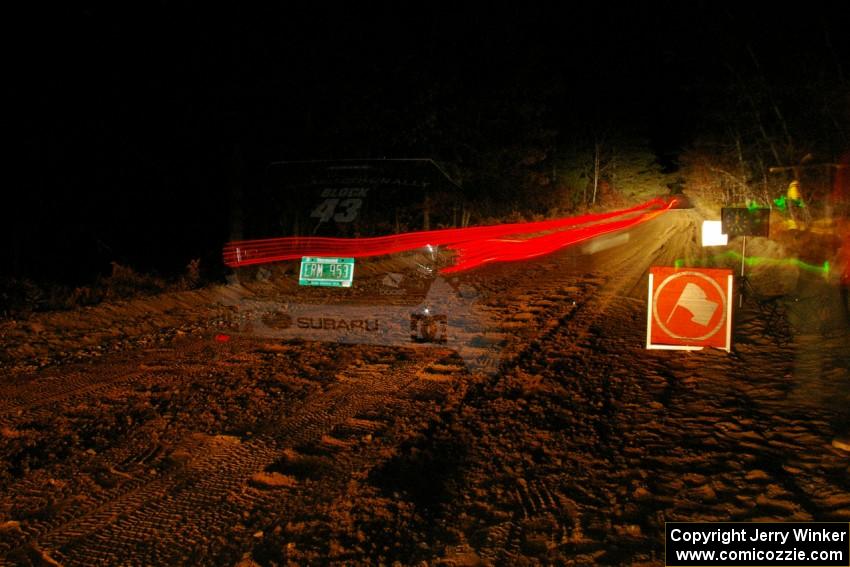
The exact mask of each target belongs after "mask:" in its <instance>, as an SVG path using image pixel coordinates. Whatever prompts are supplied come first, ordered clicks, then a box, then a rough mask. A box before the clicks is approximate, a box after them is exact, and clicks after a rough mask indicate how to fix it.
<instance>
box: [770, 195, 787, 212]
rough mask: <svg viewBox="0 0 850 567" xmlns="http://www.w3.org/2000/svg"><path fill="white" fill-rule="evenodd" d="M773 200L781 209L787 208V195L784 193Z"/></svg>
mask: <svg viewBox="0 0 850 567" xmlns="http://www.w3.org/2000/svg"><path fill="white" fill-rule="evenodd" d="M773 202H774V203H775V204H776V207H777V208H778V209H779V210H780V211H784V210H785V196H784V195H783V196H782V197H779V198H778V199H774V200H773Z"/></svg>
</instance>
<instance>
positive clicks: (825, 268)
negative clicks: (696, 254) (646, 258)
mask: <svg viewBox="0 0 850 567" xmlns="http://www.w3.org/2000/svg"><path fill="white" fill-rule="evenodd" d="M709 260H710V261H712V262H722V261H734V262H735V263H740V262H741V253H740V252H735V251H734V250H730V251H728V252H724V253H723V254H715V255H714V256H712V257H711V258H710V259H709ZM744 263H745V264H746V265H747V266H750V267H753V266H771V265H773V266H794V267H797V268H800V269H801V270H805V271H807V272H812V273H815V274H818V273H819V274H823V275H824V276H828V275H829V273H830V265H829V261H826V262H824V263H823V264H822V265H817V264H809V263H808V262H804V261H803V260H800V259H799V258H767V257H764V256H747V257H746V258H744ZM685 264H686V260H684V259H683V258H679V259H678V260H676V261H675V262H674V263H673V265H674V266H676V267H677V268H681V267H683V266H685Z"/></svg>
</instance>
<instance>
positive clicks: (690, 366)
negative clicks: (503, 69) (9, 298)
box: [0, 210, 850, 566]
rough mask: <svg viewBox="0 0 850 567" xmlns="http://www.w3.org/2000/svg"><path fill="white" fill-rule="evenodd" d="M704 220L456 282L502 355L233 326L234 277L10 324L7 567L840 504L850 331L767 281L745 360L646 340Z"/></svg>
mask: <svg viewBox="0 0 850 567" xmlns="http://www.w3.org/2000/svg"><path fill="white" fill-rule="evenodd" d="M699 220H700V217H699V215H698V214H697V213H696V212H695V211H692V210H687V211H671V212H669V213H665V214H664V215H663V216H661V217H659V218H658V219H655V220H653V221H651V222H649V223H647V224H645V225H641V226H639V227H637V228H635V229H633V230H632V231H631V232H629V233H628V236H627V237H624V238H619V239H616V240H612V241H610V242H611V243H612V245H611V246H610V247H606V246H596V247H582V246H576V247H574V248H571V249H569V250H565V251H563V252H561V253H559V254H556V255H553V256H549V257H546V258H542V259H540V260H536V261H534V264H533V269H529V268H528V265H524V264H515V265H504V266H493V267H485V268H482V269H479V270H475V271H473V272H470V273H468V274H465V275H462V276H460V278H461V281H462V283H466V284H469V285H471V286H474V287H475V289H476V290H477V291H478V293H479V301H478V302H477V304H476V307H475V309H477V310H480V312H481V313H487V314H488V316H489V317H490V320H493V321H496V325H497V327H498V328H497V329H496V331H497V333H496V334H497V336H499V337H500V339H499V340H500V344H499V349H498V366H497V367H496V369H495V371H488V372H482V371H478V370H476V369H474V368H473V369H472V370H470V367H469V365H468V364H467V363H466V360H467V359H465V358H464V356H462V354H461V350H462V348H465V347H468V345H469V344H470V342H469V338H468V337H464V336H463V333H462V332H459V333H458V334H457V335H456V336H454V339H455V340H450V341H448V342H447V343H446V344H443V345H438V346H436V347H429V348H421V347H420V346H416V345H406V346H392V345H370V344H334V343H326V342H313V341H305V340H301V341H297V340H296V341H279V340H268V339H257V338H251V337H242V336H239V335H238V334H235V333H231V331H232V325H233V320H232V317H230V315H232V313H229V310H228V307H227V305H228V304H232V301H228V298H230V299H232V298H233V297H234V294H238V293H239V292H238V291H237V290H236V288H235V287H234V286H224V287H220V288H214V289H212V288H211V289H206V290H201V291H194V292H183V293H179V294H169V295H167V296H160V297H155V298H147V299H142V300H137V301H135V302H126V303H122V304H111V305H102V306H98V307H92V308H87V309H84V310H81V311H77V312H68V313H59V314H42V315H38V316H34V317H31V318H29V319H27V320H24V321H14V322H12V321H7V322H5V323H3V324H2V325H0V340H2V344H3V352H2V353H0V363H2V365H3V376H2V384H1V385H0V391H2V396H0V459H2V461H3V462H4V466H3V467H2V468H0V565H5V564H9V565H55V564H61V565H86V566H90V565H175V564H186V565H242V566H249V565H263V566H265V565H305V564H326V563H330V564H388V565H389V564H401V565H418V564H434V565H479V564H480V565H507V564H510V565H523V564H528V565H536V564H577V565H589V564H653V565H655V564H663V551H664V541H663V533H664V522H665V521H674V520H675V521H682V520H694V521H697V520H701V521H711V520H727V521H757V520H839V521H850V474H849V473H850V445H848V443H847V441H846V438H847V435H848V433H850V357H848V355H847V353H848V352H850V333H848V328H847V325H846V321H842V320H841V319H837V318H835V317H833V316H832V315H831V314H828V315H827V316H826V318H827V319H828V321H829V323H830V324H828V325H820V324H816V325H802V324H800V321H799V320H798V319H795V318H794V317H793V316H792V315H793V314H794V313H795V309H796V308H797V304H796V302H793V301H792V299H790V298H791V297H792V296H791V295H787V296H771V295H768V294H766V293H765V294H764V295H759V296H758V297H755V296H754V297H752V298H749V299H748V301H747V302H745V303H744V304H743V305H742V307H741V308H740V309H736V314H735V327H734V337H733V339H734V346H733V350H732V352H731V353H726V352H724V351H718V350H706V351H697V352H676V351H647V350H645V349H644V343H645V332H646V330H645V325H646V272H647V269H648V267H649V266H650V265H673V264H674V263H675V262H677V261H680V262H684V263H686V264H693V265H699V264H708V263H712V264H714V265H717V262H718V261H717V260H714V259H712V258H709V253H708V252H707V251H705V250H703V249H701V248H700V247H699V245H698V230H697V227H698V222H699ZM732 246H734V243H733V245H732ZM751 246H753V250H754V253H758V252H760V251H761V252H762V253H765V254H766V253H767V251H770V250H773V248H771V246H772V245H771V243H770V242H761V243H759V242H753V243H751ZM781 252H782V251H781V250H780V251H778V252H777V253H781ZM777 270H778V269H777V268H775V267H771V266H768V267H764V268H761V269H760V270H759V271H756V273H754V274H753V276H754V282H755V284H757V286H758V288H759V289H762V290H764V289H766V286H765V285H763V284H762V283H760V282H759V278H761V282H771V283H776V282H777V281H781V282H790V283H789V284H788V285H790V286H791V287H792V288H793V289H794V290H798V289H803V288H805V289H812V288H813V287H816V288H817V289H818V290H823V294H824V295H825V297H826V298H827V299H826V300H825V301H822V302H820V303H818V305H820V306H823V305H826V306H827V308H828V309H831V307H830V306H832V305H833V303H830V302H831V301H832V300H833V299H834V294H833V292H834V291H835V290H834V289H833V288H831V287H830V286H828V285H827V286H825V287H818V286H819V285H820V284H819V282H818V281H817V280H812V279H811V278H810V277H809V276H807V275H806V274H805V273H801V272H799V271H796V272H795V271H791V272H789V271H788V268H782V269H781V270H780V271H777ZM786 291H787V290H786ZM794 298H797V296H794ZM832 311H835V310H834V309H832ZM836 312H837V311H836ZM816 321H820V319H817V320H816Z"/></svg>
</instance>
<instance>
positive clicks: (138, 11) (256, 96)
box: [3, 1, 848, 280]
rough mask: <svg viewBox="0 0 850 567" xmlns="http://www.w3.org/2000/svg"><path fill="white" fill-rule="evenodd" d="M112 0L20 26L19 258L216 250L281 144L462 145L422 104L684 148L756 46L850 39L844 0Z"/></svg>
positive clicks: (11, 253) (327, 149)
mask: <svg viewBox="0 0 850 567" xmlns="http://www.w3.org/2000/svg"><path fill="white" fill-rule="evenodd" d="M112 4H116V5H117V4H120V5H121V6H120V7H118V6H113V5H109V4H107V5H105V6H100V5H94V4H88V3H84V4H83V5H79V4H75V5H67V6H63V7H61V8H54V9H52V10H54V11H52V12H51V11H50V10H48V9H46V8H43V9H40V11H39V12H38V13H28V14H16V15H15V16H14V17H10V19H9V21H8V22H7V26H9V27H11V28H13V29H14V33H12V34H11V35H10V36H9V37H8V38H7V42H9V43H8V45H7V53H11V54H13V57H12V58H11V59H12V61H11V75H12V77H13V80H12V81H10V82H9V83H7V85H6V89H8V90H9V91H11V94H12V100H14V101H15V103H14V107H13V112H12V113H11V123H12V128H11V133H12V136H13V137H14V138H13V142H14V145H15V151H14V152H13V153H12V156H13V163H12V169H13V171H17V172H18V173H17V175H15V178H16V179H17V180H18V181H16V182H15V183H14V184H13V185H14V187H9V188H7V191H6V193H11V195H10V200H9V201H8V204H9V206H8V207H6V214H5V215H4V218H5V219H6V222H5V223H4V224H5V234H6V238H7V241H8V242H11V241H12V240H13V239H14V240H16V244H15V245H14V246H12V245H10V244H7V245H6V246H5V247H4V256H8V257H4V258H3V266H4V269H5V270H6V271H16V272H18V273H22V274H29V275H33V276H36V277H48V278H54V279H66V280H74V279H85V278H87V277H90V275H91V274H92V273H94V272H95V271H97V270H103V269H104V268H105V267H107V266H108V262H109V261H111V260H116V261H119V262H124V263H129V264H132V265H134V266H137V267H139V268H142V269H158V270H161V271H163V272H166V273H167V272H169V271H174V270H177V269H179V268H180V267H181V266H183V265H185V264H186V262H187V261H188V260H189V259H191V258H193V257H203V258H204V259H205V260H206V261H207V262H208V263H210V264H213V263H215V261H216V259H217V255H218V251H219V250H220V245H221V243H222V241H223V240H226V238H227V236H228V226H227V222H228V210H227V208H228V203H229V199H230V190H231V187H232V185H233V184H234V183H240V184H242V185H243V187H245V188H246V190H248V191H250V189H251V187H252V186H253V185H255V184H257V183H259V178H260V176H261V173H262V168H263V167H264V166H265V164H267V163H268V162H270V161H272V160H279V159H311V158H341V157H433V158H436V159H445V158H446V157H449V158H450V157H451V156H443V155H439V154H441V153H444V152H445V151H446V147H447V146H450V145H451V143H448V144H446V145H440V144H435V143H434V142H433V138H435V137H437V136H435V135H434V134H433V132H432V136H431V141H430V142H420V141H418V138H416V136H415V135H413V134H411V132H413V131H414V128H415V127H416V125H417V124H421V123H422V121H423V116H426V115H429V114H430V113H434V114H435V115H438V116H439V115H443V116H452V113H455V115H463V114H465V113H468V112H469V111H470V109H471V108H474V107H475V106H476V105H477V104H478V103H479V102H481V101H490V102H492V100H494V99H495V100H501V99H500V97H502V98H504V101H505V104H506V105H522V104H523V103H524V101H526V100H527V101H530V102H533V103H535V104H539V105H540V106H541V107H542V108H544V109H545V116H543V117H542V118H541V121H542V122H543V124H544V125H545V126H547V127H549V128H552V129H554V130H557V131H558V132H560V133H561V135H565V134H566V133H568V132H570V131H571V129H575V128H578V127H579V123H580V122H581V121H582V120H590V119H592V120H601V121H604V122H605V123H606V124H609V125H610V127H611V128H613V129H623V130H634V131H638V132H640V133H642V134H644V135H645V136H646V137H648V138H650V139H651V141H652V143H653V145H654V147H655V148H656V149H657V150H658V151H659V152H661V153H664V154H667V155H670V156H672V155H674V154H675V152H676V151H677V150H679V149H681V148H682V147H684V146H686V145H687V144H688V143H689V142H690V140H691V137H692V135H693V132H694V129H696V128H698V127H699V124H700V113H701V108H702V105H703V104H704V102H705V101H706V100H708V99H711V98H712V97H716V96H724V95H723V94H722V93H723V86H724V83H725V82H726V81H728V80H729V77H730V72H731V71H730V69H733V70H735V72H741V71H744V70H748V69H749V70H752V61H751V60H750V58H749V55H748V52H747V45H750V46H751V47H752V49H753V52H754V53H756V54H757V57H758V58H759V62H760V63H761V64H762V65H763V66H764V69H763V71H764V72H765V74H766V75H768V76H770V77H773V78H776V79H778V80H781V79H783V78H787V80H789V81H793V80H800V79H801V78H804V77H805V74H806V73H829V72H831V71H832V70H834V69H835V68H836V65H835V62H833V61H829V60H828V59H829V58H830V57H837V58H843V59H842V60H843V63H844V64H845V65H846V63H847V61H846V55H847V53H848V49H847V33H846V28H845V29H843V30H842V28H841V23H840V22H841V21H842V18H843V17H844V15H841V14H838V13H835V11H836V10H837V9H838V8H837V7H838V6H840V3H835V4H818V3H808V4H806V5H805V6H803V7H800V6H797V7H796V8H795V11H794V13H790V12H786V11H784V10H786V9H785V8H780V7H779V5H778V4H776V3H763V4H750V3H747V6H745V7H743V8H742V7H735V6H736V4H738V2H674V1H670V2H655V3H645V4H644V5H640V6H638V5H632V6H630V7H618V6H616V5H608V4H604V5H600V6H597V7H583V8H579V7H576V5H574V4H570V5H567V4H563V3H561V4H555V3H546V4H544V3H539V4H531V5H529V4H528V3H520V2H497V3H488V4H478V3H476V4H467V5H458V4H460V3H437V2H430V3H365V2H349V3H340V4H338V5H337V4H333V3H323V4H321V5H319V6H318V7H316V8H314V9H310V10H306V9H303V8H301V9H299V10H300V11H298V12H296V11H295V10H296V9H295V8H293V3H278V4H277V5H276V6H275V7H274V8H267V9H252V10H251V11H250V12H249V11H245V9H244V8H243V7H242V6H241V4H237V3H232V4H230V5H229V7H221V6H217V7H216V8H210V7H209V6H207V5H205V4H203V3H199V4H196V5H194V6H189V5H186V4H177V3H173V2H159V3H158V4H156V5H153V4H150V3H149V4H150V5H148V4H145V5H140V6H139V7H137V8H129V7H127V6H124V5H123V3H112ZM86 6H88V7H86ZM555 6H559V8H558V9H557V10H556V9H555ZM831 6H834V7H831ZM845 21H846V20H845ZM589 117H590V118H589ZM443 120H446V121H449V119H446V118H443ZM388 125H395V126H396V127H395V128H394V129H395V132H392V133H388ZM453 135H454V134H453V132H452V130H451V128H448V129H447V130H446V136H447V137H451V136H453ZM506 143H510V141H509V140H506ZM434 154H437V155H434Z"/></svg>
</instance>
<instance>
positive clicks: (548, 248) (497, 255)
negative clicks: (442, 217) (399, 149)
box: [223, 199, 675, 273]
mask: <svg viewBox="0 0 850 567" xmlns="http://www.w3.org/2000/svg"><path fill="white" fill-rule="evenodd" d="M674 202H675V201H673V202H671V203H669V204H667V203H665V202H664V201H663V200H661V199H653V200H651V201H648V202H646V203H643V204H641V205H638V206H636V207H631V208H629V209H623V210H620V211H614V212H610V213H598V214H592V215H581V216H577V217H569V218H563V219H556V220H550V221H540V222H529V223H512V224H502V225H492V226H480V227H470V228H456V229H443V230H433V231H420V232H410V233H406V234H397V235H391V236H381V237H374V238H323V237H297V236H296V237H284V238H270V239H264V240H242V241H235V242H230V243H228V244H227V245H225V247H224V251H223V256H224V263H225V265H227V266H229V267H231V268H236V267H239V266H251V265H256V264H267V263H271V262H279V261H283V260H294V259H299V258H301V257H303V256H335V257H347V258H365V257H369V256H382V255H385V254H394V253H398V252H404V251H408V250H415V249H418V248H423V247H425V246H429V245H430V246H446V247H447V248H448V249H450V250H456V251H457V252H458V262H457V263H456V264H455V265H454V266H451V267H449V268H445V269H444V270H443V272H444V273H450V272H458V271H461V270H467V269H470V268H473V267H475V266H478V265H481V264H486V263H490V262H501V261H516V260H523V259H529V258H534V257H537V256H541V255H544V254H549V253H551V252H554V251H556V250H558V249H560V248H563V247H564V246H568V245H570V244H573V243H576V242H580V241H582V240H586V239H588V238H592V237H594V236H597V235H600V234H605V233H607V232H612V231H615V230H621V229H623V228H626V227H629V226H633V225H635V224H637V223H639V222H643V221H644V220H648V219H649V218H652V217H653V216H655V215H657V214H658V213H659V212H661V211H664V210H667V209H669V208H670V207H671V206H672V205H673V203H674ZM642 211H643V212H642ZM647 211H649V212H647ZM635 213H641V214H640V215H638V216H636V217H632V218H628V219H624V220H619V221H613V222H609V223H604V224H600V225H596V224H593V225H590V226H580V225H589V224H590V223H598V222H600V221H603V220H607V219H612V218H616V217H620V216H625V215H630V214H635ZM570 227H578V228H570ZM549 231H559V232H554V233H551V234H545V235H543V236H537V237H532V238H528V239H524V240H523V239H506V238H505V237H508V236H520V235H531V234H537V233H541V232H549Z"/></svg>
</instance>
